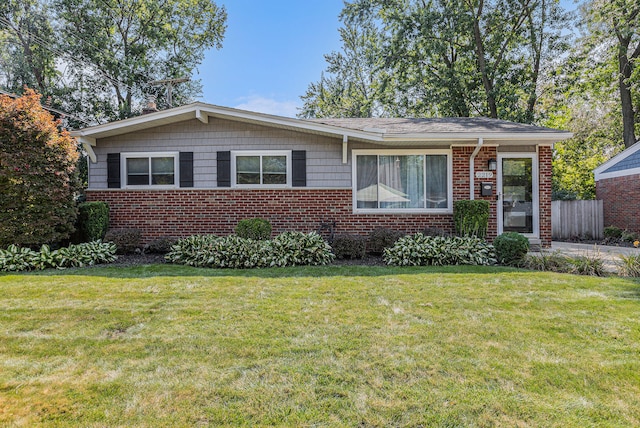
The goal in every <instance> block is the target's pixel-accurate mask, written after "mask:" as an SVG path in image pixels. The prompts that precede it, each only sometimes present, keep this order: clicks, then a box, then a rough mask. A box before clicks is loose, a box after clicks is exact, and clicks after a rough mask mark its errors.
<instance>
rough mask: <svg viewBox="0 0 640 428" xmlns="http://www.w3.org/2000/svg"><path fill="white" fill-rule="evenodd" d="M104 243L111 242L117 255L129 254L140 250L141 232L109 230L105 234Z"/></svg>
mask: <svg viewBox="0 0 640 428" xmlns="http://www.w3.org/2000/svg"><path fill="white" fill-rule="evenodd" d="M104 240H105V241H106V242H113V243H114V244H115V245H116V248H117V249H118V254H130V253H134V252H136V250H139V249H140V248H141V244H140V241H141V240H142V232H141V231H140V229H132V228H128V229H127V228H125V229H109V231H108V232H107V233H106V234H105V236H104Z"/></svg>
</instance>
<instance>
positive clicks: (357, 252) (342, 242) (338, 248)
mask: <svg viewBox="0 0 640 428" xmlns="http://www.w3.org/2000/svg"><path fill="white" fill-rule="evenodd" d="M331 248H332V249H333V254H335V255H336V258H338V259H361V258H363V257H364V256H365V254H366V249H367V238H366V237H364V236H360V235H336V237H335V238H334V239H333V243H332V244H331Z"/></svg>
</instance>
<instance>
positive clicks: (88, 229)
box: [76, 202, 109, 242]
mask: <svg viewBox="0 0 640 428" xmlns="http://www.w3.org/2000/svg"><path fill="white" fill-rule="evenodd" d="M108 228H109V205H107V203H106V202H84V203H82V204H80V205H78V220H77V222H76V233H77V235H78V238H79V240H80V242H91V241H97V240H99V239H103V238H104V235H105V234H106V233H107V229H108Z"/></svg>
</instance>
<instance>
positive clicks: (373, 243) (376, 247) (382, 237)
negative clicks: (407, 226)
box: [367, 228, 405, 254]
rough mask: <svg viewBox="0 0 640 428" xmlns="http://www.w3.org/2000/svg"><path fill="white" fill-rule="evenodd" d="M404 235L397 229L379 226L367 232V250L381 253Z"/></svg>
mask: <svg viewBox="0 0 640 428" xmlns="http://www.w3.org/2000/svg"><path fill="white" fill-rule="evenodd" d="M403 236H405V234H404V233H403V232H399V231H397V230H392V229H385V228H380V229H376V230H373V231H372V232H371V233H369V238H368V240H367V252H368V253H371V254H382V253H383V252H384V250H385V249H386V248H390V247H393V245H394V244H395V243H396V241H397V240H398V239H400V238H402V237H403Z"/></svg>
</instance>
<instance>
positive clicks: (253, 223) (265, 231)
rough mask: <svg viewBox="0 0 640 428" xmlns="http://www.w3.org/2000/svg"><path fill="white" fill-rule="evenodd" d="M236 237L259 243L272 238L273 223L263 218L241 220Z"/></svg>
mask: <svg viewBox="0 0 640 428" xmlns="http://www.w3.org/2000/svg"><path fill="white" fill-rule="evenodd" d="M236 235H238V236H239V237H241V238H247V239H255V240H258V241H261V240H264V239H269V238H271V223H270V222H269V220H265V219H263V218H248V219H244V220H240V221H239V222H238V224H237V225H236Z"/></svg>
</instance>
